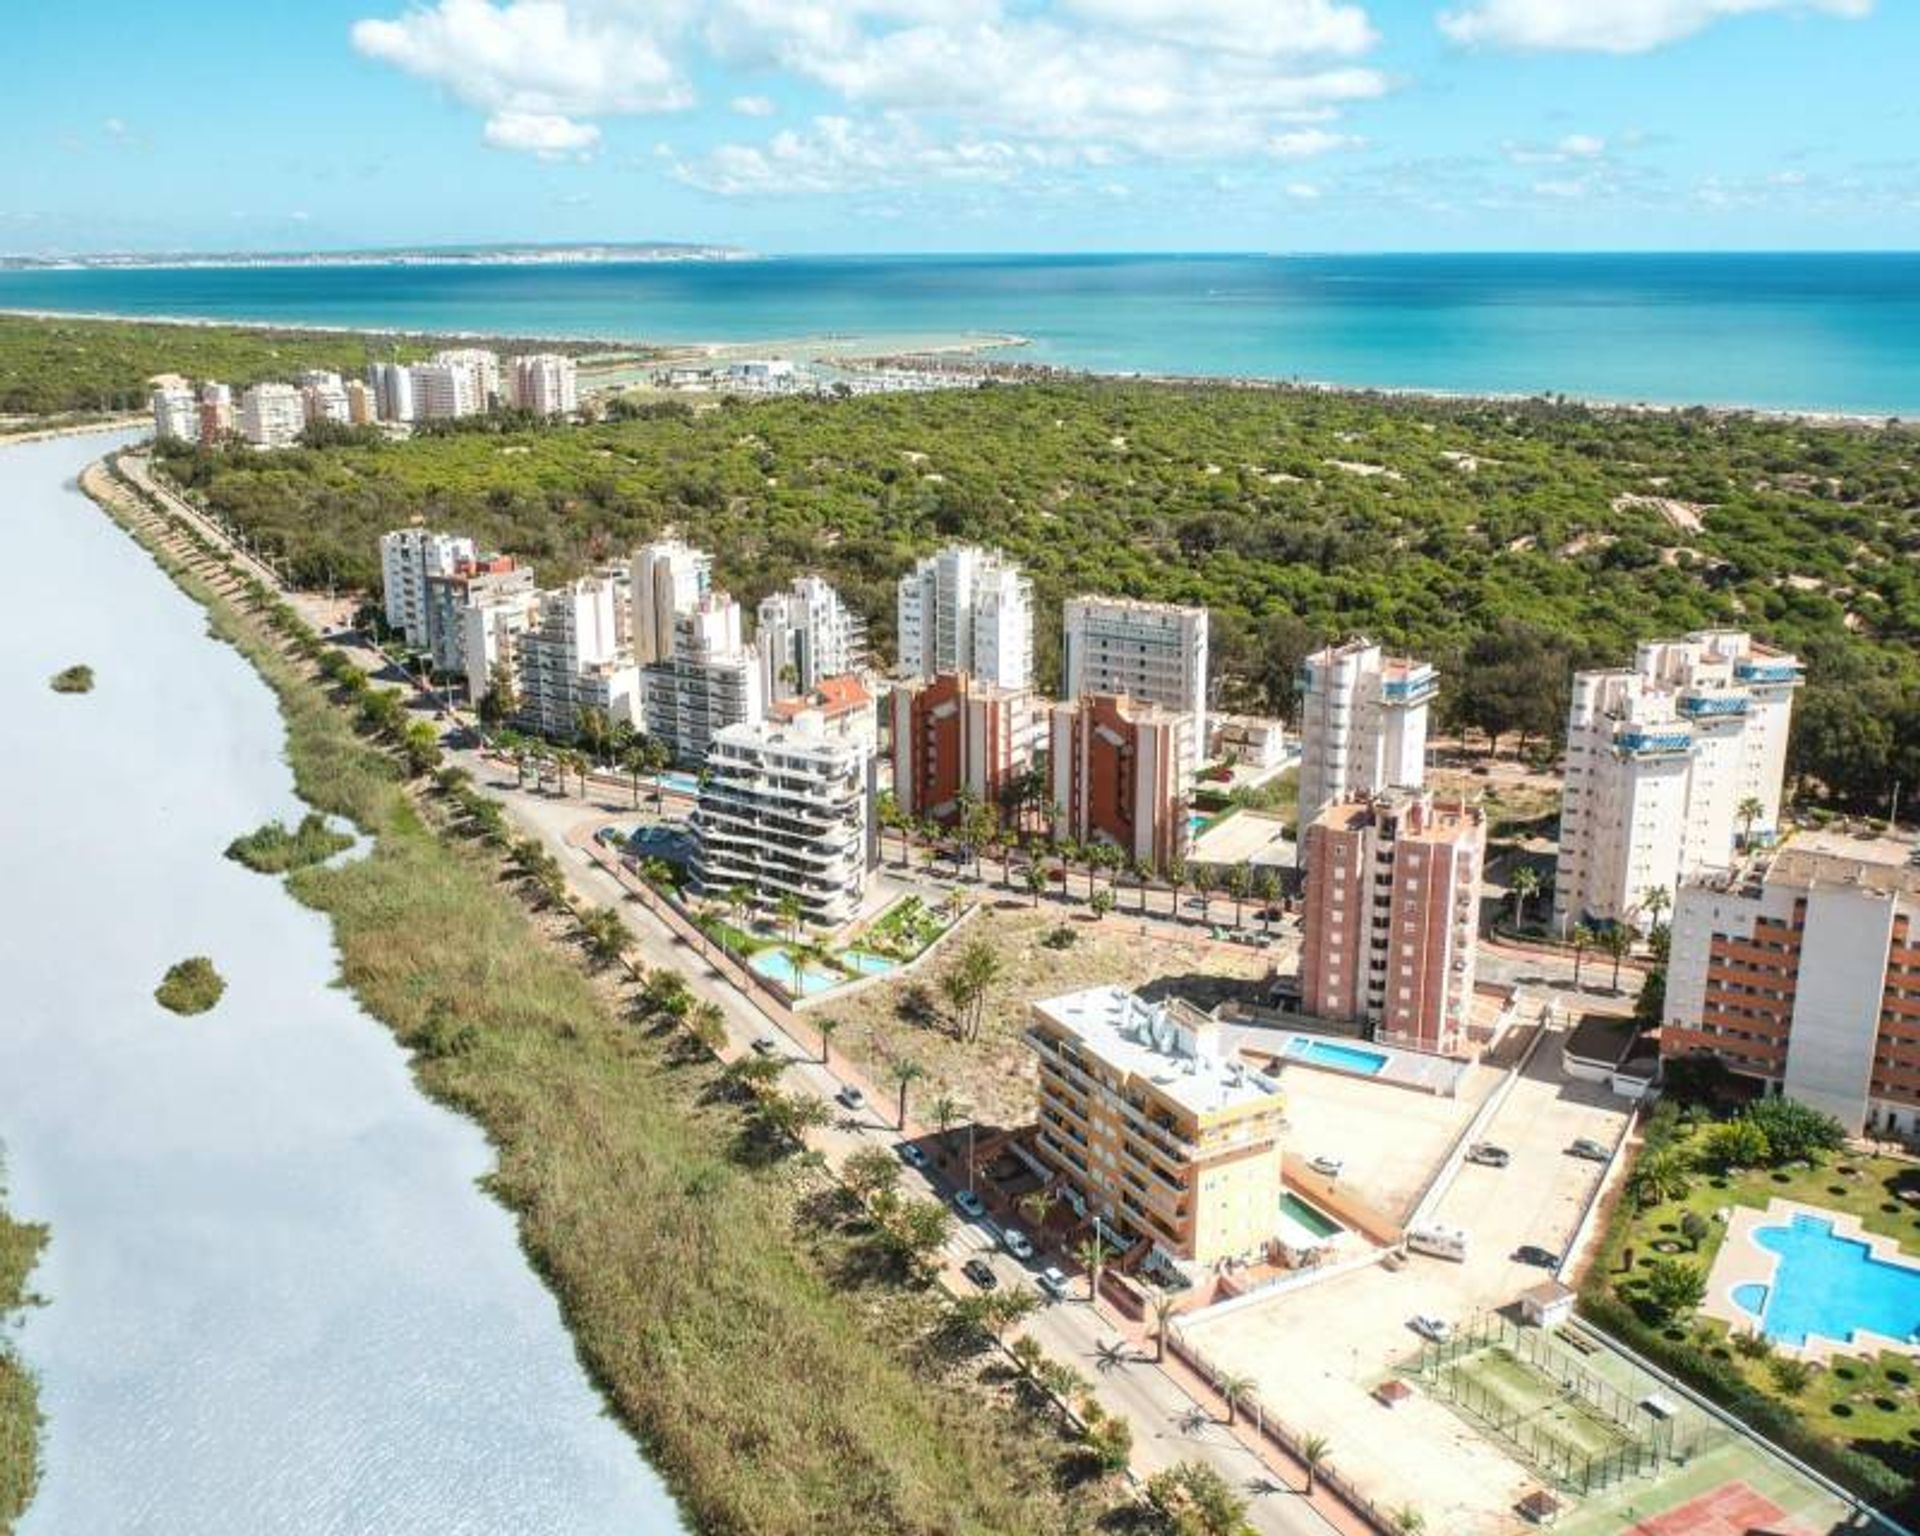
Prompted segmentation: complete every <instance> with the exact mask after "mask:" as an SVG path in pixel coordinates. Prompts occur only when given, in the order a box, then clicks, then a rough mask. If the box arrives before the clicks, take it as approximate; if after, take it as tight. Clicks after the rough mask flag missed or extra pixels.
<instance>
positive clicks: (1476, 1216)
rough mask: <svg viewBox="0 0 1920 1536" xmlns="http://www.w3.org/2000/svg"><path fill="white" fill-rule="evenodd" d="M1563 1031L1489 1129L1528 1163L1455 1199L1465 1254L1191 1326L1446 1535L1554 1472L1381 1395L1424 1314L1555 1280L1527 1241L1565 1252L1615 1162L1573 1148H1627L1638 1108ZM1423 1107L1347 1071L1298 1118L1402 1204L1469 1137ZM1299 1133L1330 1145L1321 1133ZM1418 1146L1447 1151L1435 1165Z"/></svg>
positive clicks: (1369, 1192)
mask: <svg viewBox="0 0 1920 1536" xmlns="http://www.w3.org/2000/svg"><path fill="white" fill-rule="evenodd" d="M1559 1040H1560V1036H1558V1035H1557V1034H1556V1035H1553V1036H1549V1037H1548V1038H1547V1039H1546V1040H1545V1041H1543V1042H1542V1044H1541V1047H1540V1049H1539V1050H1538V1051H1536V1052H1535V1054H1534V1057H1533V1060H1532V1062H1531V1063H1530V1065H1529V1067H1528V1069H1527V1071H1526V1073H1525V1074H1524V1075H1523V1076H1522V1077H1521V1078H1519V1079H1518V1080H1517V1081H1516V1082H1515V1083H1514V1085H1513V1087H1512V1089H1511V1090H1510V1092H1509V1093H1508V1096H1507V1098H1506V1099H1505V1101H1504V1102H1503V1103H1502V1104H1501V1105H1500V1107H1499V1109H1498V1110H1497V1111H1496V1112H1495V1114H1494V1115H1493V1118H1492V1119H1491V1121H1490V1122H1489V1123H1488V1126H1487V1128H1486V1130H1485V1133H1484V1135H1485V1139H1486V1140H1488V1141H1491V1142H1494V1143H1496V1144H1497V1145H1499V1146H1502V1147H1504V1148H1506V1149H1507V1150H1508V1151H1509V1152H1510V1153H1511V1154H1512V1160H1511V1162H1510V1164H1509V1165H1508V1166H1507V1167H1505V1168H1487V1167H1480V1166H1476V1165H1474V1164H1466V1165H1464V1166H1463V1167H1462V1168H1461V1169H1460V1172H1459V1174H1458V1176H1457V1178H1456V1179H1455V1181H1454V1183H1453V1185H1452V1187H1451V1188H1450V1189H1449V1190H1448V1191H1447V1193H1446V1195H1445V1196H1444V1197H1443V1198H1442V1200H1441V1201H1440V1203H1439V1206H1438V1210H1437V1214H1436V1219H1437V1220H1438V1221H1440V1222H1442V1223H1445V1224H1447V1225H1450V1226H1458V1227H1461V1228H1464V1229H1465V1230H1466V1232H1467V1234H1468V1256H1467V1259H1466V1261H1465V1262H1464V1263H1458V1264H1456V1263H1451V1262H1449V1261H1447V1260H1443V1259H1436V1258H1428V1257H1424V1256H1420V1255H1411V1256H1409V1258H1408V1259H1407V1261H1406V1263H1405V1265H1404V1267H1402V1268H1401V1269H1399V1270H1398V1271H1397V1272H1396V1271H1394V1270H1390V1269H1388V1268H1385V1267H1384V1266H1381V1265H1373V1266H1371V1267H1368V1268H1365V1269H1361V1270H1358V1271H1355V1272H1353V1273H1351V1274H1345V1275H1340V1276H1337V1277H1335V1278H1333V1279H1330V1280H1327V1281H1325V1282H1323V1283H1320V1284H1317V1285H1311V1286H1308V1287H1306V1288H1304V1289H1302V1290H1300V1291H1297V1292H1293V1293H1289V1294H1285V1295H1282V1296H1279V1297H1276V1298H1275V1299H1274V1300H1273V1301H1271V1302H1269V1303H1265V1304H1254V1305H1250V1306H1247V1307H1245V1308H1243V1309H1242V1310H1239V1311H1237V1312H1230V1313H1228V1314H1226V1315H1224V1316H1221V1317H1218V1318H1215V1319H1211V1320H1205V1319H1203V1320H1201V1321H1200V1322H1198V1323H1197V1324H1193V1325H1190V1329H1189V1337H1190V1338H1191V1340H1192V1342H1193V1343H1194V1344H1195V1345H1197V1346H1198V1347H1199V1348H1200V1349H1201V1350H1202V1351H1203V1352H1204V1353H1205V1354H1206V1355H1207V1357H1208V1358H1209V1359H1211V1360H1212V1361H1214V1362H1215V1363H1216V1364H1217V1365H1218V1366H1220V1367H1222V1368H1224V1369H1226V1370H1230V1371H1233V1372H1235V1373H1238V1374H1242V1375H1245V1376H1248V1377H1250V1378H1252V1379H1253V1380H1254V1381H1256V1382H1257V1383H1258V1392H1259V1395H1260V1397H1261V1399H1262V1400H1263V1401H1264V1402H1266V1403H1269V1404H1271V1405H1273V1406H1274V1408H1275V1410H1276V1411H1277V1412H1279V1413H1281V1414H1282V1415H1283V1416H1284V1417H1285V1419H1286V1420H1287V1422H1288V1423H1289V1424H1291V1425H1293V1426H1294V1427H1296V1428H1298V1429H1300V1430H1302V1431H1305V1432H1308V1433H1314V1434H1321V1435H1325V1436H1326V1437H1327V1438H1328V1440H1329V1441H1330V1442H1331V1443H1332V1447H1333V1459H1334V1462H1335V1463H1336V1465H1338V1466H1339V1467H1340V1468H1341V1469H1342V1470H1343V1471H1345V1472H1346V1473H1348V1474H1349V1475H1350V1476H1352V1477H1354V1478H1355V1479H1356V1480H1358V1481H1359V1482H1360V1484H1361V1485H1362V1486H1363V1487H1365V1488H1367V1489H1368V1490H1369V1492H1370V1493H1372V1494H1373V1496H1374V1497H1375V1498H1376V1499H1377V1500H1378V1501H1379V1502H1381V1503H1382V1504H1384V1505H1386V1506H1388V1507H1391V1506H1393V1505H1396V1504H1399V1503H1411V1504H1413V1505H1415V1506H1417V1507H1418V1508H1419V1509H1420V1510H1421V1511H1422V1512H1423V1513H1424V1514H1425V1515H1426V1516H1427V1519H1428V1528H1429V1529H1432V1530H1444V1531H1448V1532H1460V1533H1463V1536H1465V1533H1471V1532H1491V1531H1503V1530H1508V1529H1511V1528H1512V1526H1513V1516H1512V1506H1513V1503H1514V1501H1515V1500H1517V1499H1518V1498H1520V1497H1521V1495H1523V1494H1524V1493H1525V1492H1526V1491H1527V1490H1528V1489H1530V1488H1533V1487H1536V1486H1538V1485H1539V1481H1540V1480H1539V1478H1538V1476H1537V1475H1536V1474H1534V1473H1533V1472H1532V1471H1530V1470H1529V1469H1528V1468H1527V1467H1525V1466H1524V1465H1523V1464H1521V1463H1520V1462H1518V1461H1516V1460H1515V1459H1514V1458H1513V1457H1512V1456H1510V1455H1508V1454H1507V1453H1506V1452H1505V1451H1504V1450H1502V1449H1500V1448H1499V1447H1498V1446H1496V1445H1494V1444H1493V1443H1491V1442H1490V1441H1488V1440H1486V1439H1484V1438H1482V1437H1481V1436H1480V1435H1479V1434H1478V1433H1476V1432H1475V1431H1474V1430H1473V1429H1472V1428H1470V1427H1469V1426H1468V1425H1467V1424H1466V1423H1465V1421H1463V1420H1462V1419H1461V1418H1460V1417H1458V1416H1457V1415H1456V1414H1455V1413H1454V1412H1453V1411H1452V1410H1451V1409H1449V1408H1447V1407H1445V1406H1443V1405H1442V1404H1440V1403H1437V1402H1434V1401H1431V1400H1430V1399H1428V1398H1427V1397H1425V1396H1424V1395H1422V1394H1421V1393H1419V1392H1418V1391H1417V1390H1416V1392H1415V1393H1414V1395H1413V1396H1412V1397H1410V1398H1408V1399H1407V1400H1405V1401H1403V1402H1402V1403H1401V1404H1400V1405H1399V1406H1397V1407H1394V1408H1391V1409H1389V1408H1386V1407H1383V1406H1382V1405H1381V1404H1379V1403H1378V1402H1376V1401H1375V1400H1374V1399H1373V1398H1372V1396H1371V1395H1370V1394H1371V1393H1372V1390H1373V1388H1374V1387H1376V1386H1377V1385H1379V1384H1380V1382H1382V1381H1383V1380H1384V1379H1385V1378H1386V1377H1387V1376H1389V1375H1390V1374H1392V1372H1393V1370H1394V1368H1395V1367H1396V1365H1398V1364H1399V1363H1400V1362H1402V1361H1403V1360H1405V1359H1407V1358H1408V1357H1410V1356H1412V1355H1414V1354H1415V1353H1416V1352H1417V1351H1418V1349H1419V1346H1420V1339H1419V1337H1418V1335H1416V1334H1415V1333H1414V1332H1413V1330H1412V1328H1411V1326H1410V1323H1411V1320H1412V1318H1413V1317H1414V1316H1415V1315H1416V1314H1419V1313H1432V1314H1435V1315H1437V1316H1439V1317H1442V1318H1446V1319H1450V1320H1453V1319H1459V1318H1463V1317H1466V1316H1469V1315H1471V1314H1472V1313H1474V1312H1477V1311H1480V1310H1483V1309H1488V1308H1494V1307H1500V1306H1505V1305H1507V1304H1508V1303H1510V1302H1512V1301H1513V1300H1514V1299H1515V1297H1517V1296H1518V1295H1519V1294H1520V1293H1521V1292H1522V1291H1524V1290H1526V1289H1527V1288H1528V1287H1530V1286H1533V1285H1536V1284H1538V1283H1539V1282H1540V1281H1541V1280H1543V1279H1546V1278H1547V1277H1548V1272H1547V1271H1546V1270H1544V1269H1540V1268H1535V1267H1532V1266H1529V1265H1526V1264H1522V1263H1519V1262H1516V1261H1515V1260H1514V1259H1513V1258H1512V1257H1511V1255H1512V1254H1513V1252H1514V1250H1515V1249H1517V1248H1518V1247H1520V1246H1521V1245H1522V1244H1528V1243H1531V1244H1537V1245H1539V1246H1541V1247H1544V1248H1546V1249H1548V1250H1550V1251H1551V1252H1552V1253H1554V1254H1556V1255H1557V1254H1559V1253H1560V1252H1561V1251H1562V1249H1563V1248H1564V1246H1565V1244H1566V1243H1567V1242H1568V1241H1569V1240H1570V1239H1571V1237H1572V1235H1573V1232H1574V1229H1575V1227H1576V1226H1577V1225H1578V1223H1579V1220H1580V1215H1581V1212H1582V1210H1583V1209H1584V1207H1585V1204H1586V1201H1587V1199H1588V1197H1589V1196H1590V1195H1591V1194H1592V1192H1593V1190H1594V1189H1595V1187H1596V1185H1597V1184H1598V1181H1599V1179H1600V1176H1601V1165H1600V1164H1599V1163H1596V1162H1589V1161H1584V1160H1582V1159H1579V1158H1576V1157H1572V1156H1569V1155H1568V1153H1567V1151H1566V1148H1567V1146H1568V1145H1569V1144H1570V1143H1571V1142H1572V1141H1574V1140H1575V1139H1576V1138H1579V1137H1588V1138H1591V1139H1593V1140H1596V1141H1599V1142H1601V1143H1603V1144H1604V1145H1606V1146H1612V1145H1613V1144H1614V1142H1615V1141H1616V1140H1617V1139H1618V1137H1619V1136H1620V1134H1621V1132H1622V1130H1623V1128H1624V1126H1625V1123H1626V1119H1627V1106H1626V1104H1625V1102H1624V1101H1622V1100H1619V1099H1615V1098H1612V1097H1611V1096H1610V1095H1609V1094H1608V1093H1607V1092H1606V1090H1605V1089H1604V1088H1602V1087H1600V1086H1599V1085H1595V1084H1587V1083H1581V1082H1574V1081H1571V1080H1569V1079H1567V1078H1566V1077H1565V1076H1564V1074H1563V1073H1562V1072H1561V1071H1560V1052H1559ZM1295 1075H1296V1076H1298V1075H1299V1074H1295ZM1323 1075H1324V1074H1323ZM1369 1095H1370V1096H1371V1098H1369ZM1409 1100H1412V1101H1415V1102H1414V1103H1408V1102H1407V1101H1409ZM1439 1102H1440V1103H1447V1104H1450V1105H1451V1106H1452V1109H1453V1110H1454V1112H1455V1113H1456V1114H1457V1116H1458V1118H1457V1120H1455V1121H1453V1122H1452V1123H1454V1124H1456V1125H1464V1124H1465V1121H1466V1118H1467V1117H1468V1116H1470V1115H1471V1113H1472V1110H1473V1108H1474V1106H1473V1105H1472V1104H1468V1103H1454V1102H1453V1101H1439ZM1417 1104H1418V1100H1417V1096H1415V1095H1412V1094H1409V1093H1407V1092H1406V1091H1405V1090H1403V1089H1395V1088H1390V1087H1382V1086H1381V1085H1378V1084H1369V1083H1366V1082H1365V1081H1364V1080H1359V1079H1342V1080H1341V1091H1340V1092H1339V1093H1338V1094H1333V1095H1328V1096H1324V1097H1323V1095H1321V1094H1320V1093H1318V1092H1315V1093H1312V1094H1304V1093H1303V1094H1302V1095H1301V1096H1300V1098H1299V1099H1298V1101H1297V1102H1294V1103H1290V1104H1289V1106H1288V1116H1289V1119H1290V1120H1291V1121H1292V1122H1293V1123H1294V1125H1295V1126H1296V1127H1303V1126H1311V1127H1312V1130H1311V1131H1307V1130H1298V1131H1296V1133H1295V1134H1297V1135H1300V1136H1302V1137H1304V1136H1306V1135H1309V1134H1311V1135H1312V1136H1314V1137H1316V1138H1325V1139H1327V1141H1328V1143H1329V1144H1330V1145H1332V1146H1334V1147H1335V1148H1336V1149H1344V1150H1346V1152H1347V1155H1348V1158H1349V1161H1348V1167H1347V1169H1346V1170H1345V1172H1343V1174H1342V1183H1343V1185H1348V1184H1350V1185H1351V1187H1352V1188H1353V1189H1354V1190H1355V1191H1356V1192H1357V1193H1360V1194H1362V1196H1363V1197H1366V1198H1369V1199H1371V1200H1374V1201H1378V1202H1379V1203H1381V1204H1382V1206H1383V1207H1384V1205H1385V1203H1386V1199H1387V1197H1389V1196H1390V1195H1391V1194H1392V1192H1393V1191H1395V1190H1404V1189H1406V1188H1407V1187H1408V1186H1409V1183H1410V1181H1413V1180H1414V1179H1416V1177H1417V1179H1418V1182H1419V1183H1422V1184H1424V1182H1425V1179H1426V1176H1427V1175H1428V1174H1430V1173H1431V1172H1432V1170H1433V1168H1434V1167H1435V1166H1436V1165H1437V1162H1438V1159H1439V1158H1440V1157H1441V1156H1443V1155H1444V1152H1445V1150H1446V1147H1447V1145H1448V1144H1449V1143H1450V1141H1451V1136H1450V1135H1448V1134H1446V1132H1445V1128H1444V1124H1443V1123H1441V1122H1442V1120H1443V1118H1444V1117H1442V1116H1440V1115H1439V1114H1438V1105H1437V1104H1433V1103H1430V1104H1427V1105H1425V1106H1423V1107H1424V1108H1425V1110H1426V1113H1424V1114H1421V1113H1409V1111H1413V1110H1414V1109H1415V1108H1416V1105H1417ZM1402 1116H1404V1118H1401V1117H1402ZM1377 1143H1378V1144H1377ZM1296 1145H1297V1147H1298V1149H1299V1150H1300V1151H1302V1152H1309V1151H1314V1152H1317V1151H1318V1150H1319V1146H1320V1143H1319V1141H1318V1140H1315V1141H1314V1142H1312V1143H1308V1142H1306V1141H1304V1140H1301V1141H1299V1142H1296ZM1416 1147H1418V1148H1424V1149H1429V1156H1428V1161H1427V1162H1426V1164H1425V1165H1424V1167H1422V1166H1421V1165H1420V1164H1419V1163H1418V1161H1417V1158H1416V1156H1415V1153H1414V1151H1413V1149H1414V1148H1416ZM1376 1180H1377V1181H1381V1182H1379V1183H1372V1182H1371V1181H1376Z"/></svg>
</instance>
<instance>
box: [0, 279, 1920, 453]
mask: <svg viewBox="0 0 1920 1536" xmlns="http://www.w3.org/2000/svg"><path fill="white" fill-rule="evenodd" d="M0 319H17V320H39V321H61V320H66V321H79V322H83V323H96V324H102V325H151V326H175V327H179V328H182V329H191V330H208V331H225V330H232V331H251V332H266V333H279V334H307V335H315V336H338V337H366V338H368V339H370V340H387V341H393V340H407V339H418V340H423V341H449V342H463V343H473V342H494V343H496V344H500V345H505V344H507V343H528V344H541V343H546V344H550V345H555V346H566V347H574V348H581V347H593V348H600V349H603V350H605V351H606V352H607V353H609V354H611V355H615V356H619V355H630V356H641V355H645V356H647V357H648V358H649V359H651V360H653V361H658V362H663V363H665V362H672V361H675V360H677V359H678V358H681V357H694V358H697V357H700V356H703V355H711V354H713V353H715V352H719V351H734V352H742V353H745V354H747V355H752V353H753V352H754V351H755V349H759V350H762V351H765V350H767V349H769V348H776V347H779V346H782V345H790V341H789V342H783V341H782V340H780V339H779V338H752V337H748V338H743V339H741V340H738V341H724V340H707V341H658V340H655V341H643V340H637V339H635V338H632V337H614V336H606V335H596V334H592V333H579V334H568V333H564V332H544V333H540V334H535V335H527V334H519V333H510V332H502V331H486V330H417V329H408V328H404V327H381V326H364V325H336V324H322V323H314V324H308V323H304V322H299V321H281V320H261V319H245V320H241V319H225V318H215V317H212V316H206V315H151V314H127V313H122V312H119V311H111V310H63V309H30V308H11V307H4V306H0ZM823 339H826V340H831V339H832V337H831V336H829V337H826V338H823ZM849 339H851V340H858V339H859V338H858V337H857V336H856V337H851V338H849ZM1034 344H1035V339H1034V338H1033V337H1030V336H1019V335H1013V334H1010V333H1004V332H993V333H983V334H982V336H981V337H980V339H978V340H973V339H969V337H968V333H965V332H960V333H956V339H955V341H954V342H953V343H951V344H944V343H943V344H942V345H940V346H937V347H922V348H917V349H914V350H912V351H909V352H901V353H889V352H886V351H884V350H882V351H876V352H872V353H861V352H848V353H846V354H844V355H843V356H842V357H841V358H840V361H842V362H844V363H851V364H859V365H871V364H872V363H873V362H874V361H875V360H876V359H877V358H882V357H888V358H893V359H895V360H897V361H900V362H905V361H906V360H908V359H910V358H912V357H914V356H924V357H928V358H943V359H947V360H949V361H948V366H952V364H951V359H952V358H954V357H956V356H961V357H977V354H978V353H981V352H989V351H996V350H1000V349H1003V348H1012V347H1028V346H1032V345H1034ZM976 366H978V367H980V368H982V369H983V370H990V369H991V368H992V367H993V366H994V364H993V362H992V360H978V361H977V363H976ZM1011 366H1013V367H1016V368H1024V369H1031V370H1034V371H1035V372H1036V374H1038V376H1039V379H1040V380H1045V381H1048V382H1058V383H1074V382H1083V383H1105V384H1145V385H1150V386H1153V387H1156V388H1169V389H1194V388H1213V389H1243V390H1264V391H1270V392H1272V393H1275V394H1288V393H1295V394H1312V395H1334V396H1352V397H1356V398H1370V399H1376V400H1395V401H1411V402H1415V403H1421V402H1425V403H1433V404H1442V405H1494V406H1513V405H1530V404H1539V403H1551V404H1554V405H1557V406H1563V407H1575V408H1578V409H1581V410H1586V411H1592V412H1594V413H1596V414H1600V415H1607V414H1624V415H1642V416H1678V415H1685V414H1687V413H1689V412H1695V411H1703V412H1705V413H1706V414H1707V415H1709V416H1711V417H1715V418H1726V417H1750V418H1753V419H1756V420H1762V421H1779V422H1797V423H1802V424H1805V425H1809V426H1815V427H1845V428H1851V429H1855V430H1860V429H1882V428H1886V427H1889V426H1892V427H1906V426H1911V425H1913V424H1914V423H1916V422H1920V409H1915V410H1913V411H1906V412H1902V411H1892V412H1886V411H1858V410H1854V411H1849V410H1838V409H1834V408H1831V407H1824V408H1823V407H1817V406H1799V407H1795V406H1765V405H1743V404H1740V403H1738V402H1726V401H1722V402H1711V401H1658V400H1627V399H1617V398H1613V397H1609V396H1604V395H1581V394H1573V393H1568V392H1564V391H1557V390H1548V391H1540V392H1537V393H1532V394H1521V393H1514V392H1511V391H1499V390H1469V389H1461V390H1455V389H1443V388H1439V387H1435V386H1425V385H1410V384H1349V383H1341V382H1339V381H1337V380H1332V379H1308V378H1288V377H1283V376H1279V375H1266V374H1251V375H1247V374H1209V373H1158V372H1144V371H1141V370H1138V369H1097V368H1071V367H1066V366H1062V365H1057V364H1051V363H1014V364H1012V365H1011ZM982 377H992V375H991V373H990V372H983V374H982ZM1036 381H1037V380H1036ZM1004 382H1008V383H1017V382H1023V381H1022V380H1020V379H1018V378H1009V379H1007V380H1005V381H1004Z"/></svg>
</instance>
